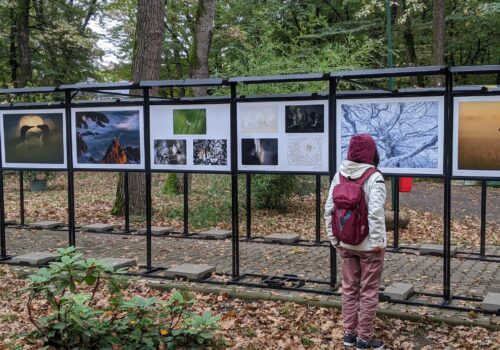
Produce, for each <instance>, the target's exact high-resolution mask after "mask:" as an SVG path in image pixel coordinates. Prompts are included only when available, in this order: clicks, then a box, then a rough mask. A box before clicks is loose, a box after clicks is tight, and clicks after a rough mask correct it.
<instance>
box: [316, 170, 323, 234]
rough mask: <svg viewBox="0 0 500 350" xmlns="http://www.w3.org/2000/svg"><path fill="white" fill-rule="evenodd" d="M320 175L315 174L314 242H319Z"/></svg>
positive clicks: (320, 221)
mask: <svg viewBox="0 0 500 350" xmlns="http://www.w3.org/2000/svg"><path fill="white" fill-rule="evenodd" d="M321 223H322V220H321V175H316V240H315V241H316V243H317V244H319V243H321Z"/></svg>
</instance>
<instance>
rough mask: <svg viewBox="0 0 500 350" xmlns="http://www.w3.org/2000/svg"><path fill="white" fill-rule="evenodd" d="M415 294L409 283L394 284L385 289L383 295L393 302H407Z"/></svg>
mask: <svg viewBox="0 0 500 350" xmlns="http://www.w3.org/2000/svg"><path fill="white" fill-rule="evenodd" d="M413 292H414V287H413V285H412V284H409V283H397V282H395V283H393V284H391V285H390V286H387V287H385V289H384V291H383V292H382V295H383V296H384V297H387V298H389V299H391V300H406V299H408V298H409V297H410V296H411V295H412V294H413Z"/></svg>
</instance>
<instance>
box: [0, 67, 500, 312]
mask: <svg viewBox="0 0 500 350" xmlns="http://www.w3.org/2000/svg"><path fill="white" fill-rule="evenodd" d="M458 74H462V75H464V74H500V65H495V66H479V67H454V68H448V67H442V66H429V67H407V68H390V69H373V70H360V71H351V72H333V73H315V74H294V75H284V76H266V77H240V78H231V79H200V80H193V79H187V80H162V81H142V82H140V83H137V84H134V83H112V84H72V85H61V86H59V87H40V88H21V89H0V95H20V94H54V93H60V94H64V101H60V102H56V103H48V104H47V103H46V104H43V103H15V104H12V103H11V104H4V105H0V110H16V109H34V110H35V109H37V110H38V109H57V108H59V109H60V108H61V107H63V108H65V111H66V130H67V133H66V137H67V140H66V141H67V142H66V143H67V148H68V149H67V169H65V170H60V169H57V170H55V171H65V172H66V173H67V181H68V191H67V192H68V224H67V231H68V244H69V245H70V246H75V245H76V230H77V227H76V226H75V194H74V173H75V172H78V171H85V172H88V171H112V172H123V173H124V183H125V198H124V202H125V230H124V232H122V233H120V234H131V232H130V219H129V208H128V207H129V205H128V204H129V194H128V174H129V173H130V172H141V173H145V175H146V193H145V196H146V233H145V236H146V252H145V253H146V266H145V267H144V269H143V270H142V271H140V272H137V273H133V274H138V275H146V276H149V277H152V278H166V277H164V276H158V275H154V274H152V273H153V272H156V271H159V270H163V269H165V267H161V266H153V259H152V249H153V246H152V232H151V226H152V213H153V208H152V200H151V199H152V188H151V187H152V174H153V173H182V174H183V176H184V180H185V181H184V188H183V206H184V224H183V225H184V226H183V232H182V233H181V235H176V236H175V237H177V238H179V237H181V238H186V239H201V238H200V237H198V236H197V235H196V234H192V233H189V186H188V181H186V180H187V177H188V174H190V173H192V174H196V173H201V174H225V175H230V176H231V190H232V191H231V193H232V194H231V208H232V209H231V226H232V230H231V232H232V235H231V251H232V256H231V260H232V268H231V279H230V280H229V281H224V282H219V281H213V280H210V279H209V280H204V281H200V282H202V283H214V284H220V283H226V284H233V285H242V286H249V287H258V288H278V289H285V290H299V291H303V292H312V293H321V294H329V295H339V293H338V291H337V287H338V276H337V256H336V251H335V249H333V247H332V246H331V245H330V244H329V242H328V241H327V240H322V239H321V225H323V221H322V218H321V216H322V215H321V202H322V199H321V179H322V176H329V177H330V180H331V178H332V177H333V174H334V172H335V171H336V169H337V168H338V164H337V160H336V151H335V150H336V148H337V146H338V145H337V137H336V131H335V127H336V125H337V118H338V116H337V108H336V105H337V99H356V98H373V99H374V100H376V99H380V98H386V97H413V96H419V97H426V96H444V99H445V103H444V109H445V110H444V113H445V116H444V147H443V173H442V174H415V173H412V174H404V175H402V174H390V173H388V174H384V176H386V177H388V178H392V179H394V180H395V186H394V191H395V198H394V199H395V200H394V205H393V208H392V210H393V212H394V231H393V242H392V246H390V247H388V249H387V250H388V251H390V252H392V253H403V252H408V251H412V250H415V249H417V248H415V247H411V246H402V245H400V243H399V211H400V207H399V178H400V177H402V176H405V177H406V176H411V177H423V178H438V179H442V181H443V224H444V229H443V242H444V244H443V281H442V282H443V283H442V286H443V289H442V293H425V292H417V293H416V294H417V295H422V296H428V297H437V298H440V299H441V300H442V301H441V302H439V303H427V302H420V301H397V302H400V303H404V304H409V305H425V306H431V307H441V308H448V309H454V310H463V311H470V310H475V309H473V308H468V307H461V306H454V305H451V304H450V303H451V302H452V300H464V301H472V302H480V301H481V299H479V298H471V297H466V296H459V295H453V294H452V291H451V268H450V266H451V259H452V257H451V225H450V224H451V181H452V180H463V179H476V180H480V181H481V224H480V251H479V253H475V252H472V253H470V252H458V253H459V254H461V255H464V256H463V257H461V258H466V259H476V260H482V261H489V262H500V256H498V255H488V254H486V248H485V247H486V238H485V237H486V210H487V203H486V196H487V181H489V180H498V179H497V178H484V177H470V176H467V177H463V176H460V177H457V176H453V175H452V147H453V98H454V97H458V96H478V95H481V96H482V95H486V96H497V95H500V88H492V89H489V88H485V87H457V88H454V87H453V78H454V76H455V75H458ZM412 76H442V77H444V80H445V86H444V87H441V88H440V87H438V88H422V89H418V88H402V89H399V90H390V89H387V88H385V87H382V86H378V85H376V84H374V83H373V82H372V81H371V80H373V79H394V78H398V77H399V78H408V77H412ZM318 81H322V82H325V83H327V86H328V92H327V93H326V94H319V93H312V94H282V95H259V96H242V95H240V96H238V91H237V90H238V86H240V85H246V84H276V83H307V82H318ZM341 83H348V84H350V85H354V86H358V87H362V88H364V89H365V90H358V91H339V84H341ZM196 86H198V87H200V86H203V87H225V88H229V90H230V96H229V97H227V96H221V97H219V96H211V97H203V98H197V97H185V98H176V99H172V98H162V97H157V96H150V89H151V88H154V87H158V88H161V87H169V88H175V87H183V88H190V87H196ZM123 89H127V90H131V89H140V90H142V92H143V94H142V96H141V95H131V94H123V93H120V92H114V91H115V90H123ZM81 92H90V93H102V94H107V95H110V96H117V98H116V100H114V101H106V102H102V101H101V102H99V101H85V102H84V101H78V102H75V101H73V99H74V98H75V96H76V95H77V94H78V93H81ZM120 96H126V97H128V98H130V97H132V98H134V99H130V100H122V99H120ZM135 98H136V99H135ZM317 100H322V101H325V100H328V121H329V124H328V125H329V127H328V130H325V133H328V140H329V141H328V143H329V144H328V149H329V166H328V169H329V170H328V172H313V171H308V172H304V173H302V172H287V171H277V172H265V171H263V172H258V171H249V170H245V171H239V170H238V153H237V152H238V150H239V147H238V146H239V145H238V142H237V136H238V135H237V104H238V103H239V102H263V101H265V102H278V101H317ZM221 103H228V104H229V107H230V130H231V134H230V140H229V142H230V144H231V148H230V149H231V151H230V155H228V159H230V162H231V170H230V171H209V170H201V171H196V170H184V169H182V170H171V169H168V170H163V169H154V170H152V169H151V152H150V125H149V123H150V106H152V105H184V104H190V105H193V104H221ZM117 106H142V108H143V116H144V125H143V129H144V145H143V147H144V155H145V169H137V170H135V169H134V170H132V169H131V170H117V169H100V168H92V169H74V168H73V160H72V156H73V154H72V146H73V143H72V141H73V140H72V137H73V135H72V133H71V123H72V120H71V110H72V108H76V107H117ZM325 118H326V115H325ZM0 157H1V155H0ZM0 164H1V159H0ZM4 170H14V171H19V180H20V181H19V183H20V203H19V205H20V211H21V213H20V219H21V220H20V221H21V222H20V223H21V226H20V227H22V228H25V226H24V224H25V210H24V187H23V183H24V181H23V171H26V170H34V171H36V170H46V169H36V168H33V169H31V168H29V169H28V168H22V169H13V168H11V167H9V168H8V169H3V168H0V260H1V261H3V262H4V263H9V259H10V256H9V255H8V252H7V242H6V234H5V227H6V225H5V216H4V211H5V205H4V204H5V203H4V186H3V185H4V184H3V171H4ZM261 173H268V174H282V175H283V174H288V175H308V176H314V177H315V185H316V187H315V196H316V199H315V204H316V209H315V220H316V227H315V237H314V240H301V241H299V242H297V243H272V242H264V241H262V240H261V239H260V238H261V237H256V236H253V235H252V229H251V224H252V211H251V193H252V185H251V181H252V175H255V174H261ZM239 175H244V176H245V177H246V181H245V182H246V188H245V192H246V224H247V225H246V233H245V236H244V237H240V233H239V229H240V228H239V204H238V195H239V193H238V176H239ZM167 237H168V236H167ZM240 241H242V242H254V243H261V244H284V245H293V246H317V247H325V248H327V249H329V256H330V259H329V260H330V261H329V267H330V276H329V277H330V278H329V280H328V281H323V280H305V279H301V278H298V277H297V276H295V275H284V276H267V275H259V274H241V273H240V260H239V258H240V254H239V244H240ZM248 279H251V280H252V279H253V280H257V282H255V281H253V282H248V281H247V280H248ZM311 284H312V285H314V287H312V288H310V287H309V285H311ZM318 286H320V287H321V286H324V288H318Z"/></svg>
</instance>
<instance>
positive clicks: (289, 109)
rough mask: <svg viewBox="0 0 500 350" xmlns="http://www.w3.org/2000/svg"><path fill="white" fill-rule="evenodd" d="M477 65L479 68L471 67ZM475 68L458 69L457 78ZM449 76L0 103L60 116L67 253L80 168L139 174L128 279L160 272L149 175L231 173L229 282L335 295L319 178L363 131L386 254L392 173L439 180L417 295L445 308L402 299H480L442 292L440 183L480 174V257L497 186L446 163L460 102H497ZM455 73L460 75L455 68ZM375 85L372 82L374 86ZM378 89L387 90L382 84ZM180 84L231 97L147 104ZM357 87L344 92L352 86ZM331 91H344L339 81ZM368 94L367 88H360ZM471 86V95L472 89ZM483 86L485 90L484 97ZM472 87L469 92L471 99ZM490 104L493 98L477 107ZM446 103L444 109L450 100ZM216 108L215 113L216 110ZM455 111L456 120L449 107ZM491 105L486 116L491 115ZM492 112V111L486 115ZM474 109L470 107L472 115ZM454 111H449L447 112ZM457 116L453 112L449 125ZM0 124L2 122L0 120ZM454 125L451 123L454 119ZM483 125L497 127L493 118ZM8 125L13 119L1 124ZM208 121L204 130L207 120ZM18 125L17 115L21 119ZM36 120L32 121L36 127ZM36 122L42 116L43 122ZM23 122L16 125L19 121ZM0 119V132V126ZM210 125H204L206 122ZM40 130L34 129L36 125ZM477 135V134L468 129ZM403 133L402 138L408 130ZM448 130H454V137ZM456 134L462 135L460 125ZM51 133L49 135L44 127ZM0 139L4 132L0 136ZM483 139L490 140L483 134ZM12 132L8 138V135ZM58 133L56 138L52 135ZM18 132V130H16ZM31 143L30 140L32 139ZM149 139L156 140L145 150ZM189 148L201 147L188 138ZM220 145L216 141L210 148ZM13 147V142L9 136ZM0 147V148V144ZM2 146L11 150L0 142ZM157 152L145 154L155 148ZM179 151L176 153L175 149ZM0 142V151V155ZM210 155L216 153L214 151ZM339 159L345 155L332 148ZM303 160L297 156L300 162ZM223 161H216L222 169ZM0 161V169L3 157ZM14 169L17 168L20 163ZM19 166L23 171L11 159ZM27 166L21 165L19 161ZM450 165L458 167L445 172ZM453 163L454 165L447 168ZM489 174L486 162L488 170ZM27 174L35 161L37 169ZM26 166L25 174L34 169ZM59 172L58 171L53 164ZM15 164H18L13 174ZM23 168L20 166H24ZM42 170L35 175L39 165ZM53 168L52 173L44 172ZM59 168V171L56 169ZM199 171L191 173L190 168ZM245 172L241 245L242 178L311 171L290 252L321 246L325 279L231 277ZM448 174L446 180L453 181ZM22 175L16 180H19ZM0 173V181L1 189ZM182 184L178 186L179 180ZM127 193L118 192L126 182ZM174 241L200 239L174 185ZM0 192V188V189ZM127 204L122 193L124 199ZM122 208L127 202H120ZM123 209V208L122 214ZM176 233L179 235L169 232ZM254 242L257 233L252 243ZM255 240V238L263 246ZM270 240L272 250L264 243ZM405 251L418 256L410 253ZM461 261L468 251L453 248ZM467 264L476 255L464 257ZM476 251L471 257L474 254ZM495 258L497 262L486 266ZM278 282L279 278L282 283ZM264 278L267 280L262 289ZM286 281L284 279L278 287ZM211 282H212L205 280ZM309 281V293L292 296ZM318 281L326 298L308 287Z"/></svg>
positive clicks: (447, 208) (36, 135) (253, 80)
mask: <svg viewBox="0 0 500 350" xmlns="http://www.w3.org/2000/svg"><path fill="white" fill-rule="evenodd" d="M480 68H481V67H479V68H478V69H480ZM487 71H488V73H491V72H494V73H495V74H496V73H498V72H500V67H498V66H496V67H493V68H488V70H487ZM474 72H476V70H475V69H473V70H472V71H470V72H469V71H468V72H465V73H467V74H469V73H474ZM453 73H454V71H453V69H451V70H450V69H449V68H446V67H408V68H394V69H378V70H366V71H353V72H334V73H327V74H323V73H320V74H305V75H301V74H298V75H289V76H275V77H244V78H231V79H216V80H185V81H184V80H183V81H158V82H142V83H139V84H131V83H127V84H76V85H66V86H60V87H58V88H50V89H48V88H42V89H41V90H40V89H32V88H29V89H10V90H9V89H7V90H0V94H12V95H16V94H29V93H51V92H64V96H65V99H64V103H58V104H56V105H55V104H54V103H48V104H46V105H45V106H37V107H36V108H34V107H33V106H26V107H25V108H22V107H19V106H17V107H16V106H11V107H9V105H8V104H5V105H2V106H0V110H6V112H5V113H6V114H9V113H10V114H14V115H15V114H16V113H17V114H22V113H24V112H27V111H29V113H32V112H33V111H36V113H42V112H43V113H45V109H47V110H49V111H52V110H54V111H55V110H56V108H65V110H64V111H63V112H64V114H63V115H62V118H63V119H64V117H65V118H66V126H64V127H67V128H68V132H67V133H66V140H67V141H66V145H65V146H66V148H67V152H66V153H67V154H66V156H65V157H67V163H66V164H65V167H66V168H65V170H66V169H67V171H68V209H69V211H68V233H69V245H75V244H76V243H75V234H74V233H75V213H74V206H75V203H74V188H73V174H74V172H77V171H80V170H98V171H105V170H108V171H121V172H125V177H124V179H125V180H124V181H126V179H127V172H129V171H142V172H144V173H145V177H146V186H145V196H146V215H145V224H146V254H147V256H146V266H145V270H141V272H139V274H141V275H143V274H146V275H148V274H151V273H153V272H154V271H158V270H161V269H162V268H163V267H162V266H153V259H152V250H153V249H152V248H153V241H152V230H151V228H152V204H151V202H152V201H151V199H152V194H151V192H152V189H151V187H152V186H151V182H152V181H151V175H152V173H153V172H155V171H167V172H170V171H172V172H183V173H184V176H185V179H187V174H188V173H194V172H199V173H211V172H219V173H229V172H230V173H231V211H232V213H231V224H232V230H231V231H232V236H231V242H232V272H231V276H232V279H231V280H230V281H229V282H227V283H229V284H237V285H250V286H257V287H258V286H260V287H263V288H267V287H278V288H285V289H286V288H288V289H298V290H304V291H305V290H307V291H312V292H325V293H328V294H338V293H339V292H338V290H337V289H336V288H337V286H338V279H337V266H336V262H337V259H336V253H335V250H334V249H333V248H332V247H331V246H329V245H328V242H327V241H324V240H322V237H321V230H320V227H322V225H323V222H322V217H321V203H322V201H323V200H324V198H323V199H322V198H321V175H330V177H331V176H333V174H334V172H335V170H336V168H338V165H339V164H340V161H341V160H342V159H343V158H344V157H345V150H346V147H347V144H348V141H349V137H350V136H351V135H352V134H353V133H361V132H367V133H370V134H372V135H373V136H374V137H375V138H376V139H377V144H378V148H379V152H380V153H381V160H382V163H381V170H382V171H383V172H384V175H385V176H386V177H388V178H392V179H394V180H395V181H394V186H393V193H395V195H394V198H393V208H392V209H393V212H394V227H395V229H394V231H393V232H394V234H393V239H394V243H393V246H392V247H389V249H388V251H389V252H391V253H405V252H407V251H408V250H410V249H412V247H404V246H399V243H398V242H399V233H398V232H399V229H398V227H399V226H398V221H399V215H398V214H399V196H398V195H397V193H398V188H399V185H398V184H399V182H398V179H399V178H400V177H402V176H407V175H408V176H412V177H424V178H425V177H432V178H442V179H443V184H444V186H443V190H444V191H443V226H444V227H443V237H442V238H443V239H442V242H443V243H442V244H443V246H442V248H443V250H442V255H443V270H442V272H443V293H442V294H441V293H429V292H425V291H423V292H422V291H418V292H417V294H420V295H423V296H428V297H437V298H443V299H444V301H442V302H438V303H434V304H430V303H427V302H422V301H418V300H415V301H402V302H404V303H407V304H411V305H424V304H425V305H430V306H438V307H448V308H452V309H457V308H458V309H464V308H463V307H461V306H460V307H459V306H454V305H451V304H450V301H452V299H462V300H469V301H474V302H476V301H480V300H479V299H478V298H472V299H471V298H468V299H467V297H463V296H457V295H453V294H452V292H451V289H452V288H451V287H452V285H451V280H450V276H451V271H450V260H451V258H452V257H451V253H450V246H451V229H450V223H451V179H452V178H478V177H479V178H480V179H481V180H482V181H481V184H482V195H481V253H480V255H481V257H480V259H482V260H487V259H490V258H495V257H498V256H494V255H486V254H485V249H484V244H485V240H484V227H485V222H486V221H485V212H486V190H485V189H486V181H485V179H488V180H491V179H497V178H498V174H497V173H493V172H491V171H496V170H498V169H482V168H481V169H463V168H465V167H467V168H470V167H471V166H469V165H467V166H462V165H460V159H457V157H456V158H454V155H455V153H454V152H458V153H461V151H460V149H461V146H460V137H462V138H464V139H467V138H471V137H472V136H473V135H471V134H463V133H462V134H463V135H462V134H460V132H461V131H460V125H462V126H464V124H466V122H467V120H466V119H467V117H466V115H465V114H464V113H462V114H463V116H462V115H460V112H457V111H460V110H461V108H460V103H468V102H486V101H487V102H488V103H489V102H492V101H493V102H495V101H498V100H495V99H494V98H492V97H491V96H493V95H495V94H497V95H498V89H496V90H495V92H493V90H494V89H491V88H487V89H484V88H482V87H481V88H479V89H477V88H473V89H471V88H469V89H462V90H460V93H458V94H457V93H456V89H455V88H453ZM455 73H463V72H458V71H455ZM433 75H434V76H441V77H442V78H445V79H446V81H445V82H446V83H445V86H444V87H435V88H432V87H431V88H408V89H406V88H400V89H397V88H396V89H393V87H394V85H395V84H394V81H393V79H395V78H396V77H398V78H402V79H403V80H402V85H403V86H407V84H408V77H410V76H433ZM377 79H378V80H377ZM310 81H316V82H318V81H323V82H324V83H325V85H326V83H327V84H328V92H327V93H326V94H318V93H313V94H305V95H296V96H295V95H293V94H292V95H286V94H280V95H259V96H244V95H238V91H237V90H238V89H239V84H241V85H243V84H268V83H270V84H272V83H295V82H298V83H305V82H310ZM387 82H389V88H386V87H385V86H386V84H387ZM340 83H342V84H346V85H347V90H346V91H341V89H340V87H339V84H340ZM190 86H218V87H220V86H228V87H229V88H230V91H231V95H230V98H228V96H221V97H217V96H209V97H201V98H195V97H193V98H180V99H171V98H164V97H159V96H150V93H151V91H153V90H150V89H151V88H152V87H168V88H170V87H185V88H188V87H190ZM355 86H357V87H361V88H360V89H359V90H353V87H355ZM341 87H343V86H342V85H341ZM119 89H120V90H122V89H126V90H129V91H132V90H131V89H142V96H139V94H136V92H134V95H130V96H129V97H134V98H136V97H137V98H138V99H128V98H127V99H121V98H118V99H108V100H107V101H100V100H92V101H88V104H87V101H85V102H83V101H72V100H73V99H74V98H75V96H77V95H78V94H79V93H81V92H84V91H86V92H89V93H96V94H107V93H109V94H113V95H123V94H124V93H123V92H110V91H109V90H119ZM366 89H368V90H366ZM476 90H477V91H476ZM483 90H484V91H483ZM478 91H479V92H478ZM483 96H484V97H486V96H488V97H490V98H492V100H488V99H486V98H485V99H482V97H483ZM453 98H455V99H456V100H455V102H454V101H453ZM219 107H220V109H218V108H219ZM454 107H455V118H453V117H454V111H453V109H454ZM490 109H492V108H490ZM493 109H494V108H493ZM476 110H477V108H476ZM457 113H458V114H457ZM457 115H459V116H458V117H457ZM2 118H3V116H2ZM15 118H18V119H17V120H18V122H17V124H16V122H13V124H15V125H17V127H21V128H22V127H23V126H27V127H28V128H26V127H25V128H24V130H28V129H29V130H31V129H33V130H32V131H30V133H29V134H28V132H26V134H25V135H23V137H24V142H26V141H27V142H28V143H29V142H33V143H36V142H35V141H36V140H38V141H37V142H38V144H39V145H42V144H45V143H42V142H40V140H44V138H45V137H46V136H47V127H46V126H44V125H47V126H50V125H48V123H42V124H38V121H39V120H38V119H36V120H33V121H32V122H33V123H31V121H30V123H31V124H36V125H34V126H33V125H31V124H30V123H27V124H26V125H24V124H23V125H20V122H21V120H22V118H23V117H22V116H19V115H17V116H16V117H15ZM41 119H43V118H41ZM454 119H455V120H454ZM494 119H498V117H495V118H494ZM12 120H14V119H12ZM214 120H215V122H213V121H214ZM25 121H27V119H25ZM35 121H36V123H35ZM42 122H43V120H42ZM23 123H24V122H23ZM3 124H4V120H3V119H2V121H1V123H0V127H1V128H3V127H4V125H3ZM480 124H488V118H486V117H483V119H482V121H480ZM214 125H215V126H214ZM40 126H41V127H40ZM476 127H477V126H476ZM481 127H483V129H481V130H485V129H486V128H488V133H486V132H481V134H483V135H486V136H487V139H488V141H487V142H488V143H489V144H490V145H494V143H495V140H496V139H495V138H494V133H493V131H492V130H494V123H493V124H492V125H491V127H487V126H485V125H482V126H481ZM410 128H411V129H412V131H409V130H408V129H410ZM454 128H455V129H454ZM466 129H467V132H469V133H471V132H472V130H471V128H469V127H466ZM496 129H498V127H496ZM50 130H52V129H50V128H49V131H50ZM1 131H2V135H0V136H2V138H3V136H4V135H3V133H4V132H5V131H4V130H3V129H2V130H1ZM490 131H491V133H490ZM13 134H14V135H17V133H16V132H15V131H14V133H13ZM62 134H63V135H64V131H63V132H62ZM19 136H21V132H20V130H19ZM40 136H41V139H40ZM155 140H156V141H159V142H155ZM196 140H198V141H200V142H196V144H195V141H196ZM214 140H216V141H222V140H227V143H226V145H225V147H226V148H225V151H224V142H212V141H214ZM18 141H19V139H18ZM1 142H3V141H1V140H0V143H1ZM9 146H10V147H12V145H9ZM155 146H156V147H155ZM183 147H184V151H183V149H182V148H183ZM3 148H5V145H4V144H3V143H2V152H3V153H2V154H3V155H5V154H4V150H3ZM213 149H215V151H213ZM342 151H344V152H342ZM306 155H307V156H306ZM224 158H226V160H225V163H226V164H222V163H224ZM8 160H9V159H6V160H5V161H8ZM23 161H24V160H23ZM14 164H15V165H14V166H13V167H12V168H8V167H7V165H9V163H8V162H7V163H5V162H2V166H3V168H5V169H16V168H17V167H18V165H17V163H14ZM20 164H22V163H20ZM26 164H30V163H26ZM456 164H459V165H456ZM454 166H456V167H457V168H454ZM493 166H494V167H496V165H493ZM37 168H38V165H37ZM37 168H31V169H34V170H37ZM61 168H62V169H64V167H61ZM22 169H23V168H21V167H19V169H18V170H22ZM24 169H26V168H24ZM41 169H43V168H41ZM54 169H57V168H54ZM62 169H61V170H62ZM198 169H199V170H198ZM455 170H468V171H470V170H475V171H480V172H481V173H462V174H458V175H457V173H456V171H455ZM242 173H243V174H245V175H246V179H247V180H246V192H247V208H246V211H247V213H246V214H247V215H246V219H247V237H246V238H245V239H246V240H248V241H249V242H250V241H253V239H254V237H251V235H250V233H251V232H250V227H251V219H250V218H251V210H250V208H251V197H252V196H251V194H252V189H251V178H252V175H253V174H259V173H279V174H310V175H313V176H315V178H316V235H315V240H314V241H312V240H310V241H309V240H307V241H298V242H294V243H282V242H280V244H293V245H308V246H323V247H326V248H329V253H330V258H329V264H330V278H329V280H328V281H317V280H304V279H302V278H299V277H293V276H292V277H293V278H292V277H290V275H286V274H285V275H284V276H268V275H252V274H246V273H242V274H240V269H239V267H240V251H239V241H240V239H242V238H241V237H240V235H239V215H238V214H239V213H238V211H239V208H238V207H239V206H240V204H239V201H238V196H239V194H238V192H239V191H241V190H240V189H239V187H238V178H239V176H238V174H242ZM452 175H453V177H452ZM21 178H22V172H21ZM1 180H2V177H1V176H0V181H1ZM187 183H188V182H187V181H186V182H185V184H187ZM125 187H126V188H127V186H126V185H125ZM184 187H185V188H184V195H185V197H184V219H185V223H184V235H182V237H185V238H199V237H197V234H195V233H189V232H188V231H189V230H188V229H189V226H188V225H187V223H188V217H189V211H188V190H189V188H188V186H187V185H185V186H184ZM0 188H1V189H3V186H1V184H0ZM126 196H127V194H126ZM125 202H127V200H125ZM3 204H4V203H3V191H2V190H0V206H1V207H2V210H3ZM126 212H127V211H126ZM0 224H1V226H2V227H1V231H0V240H1V258H2V259H8V256H7V253H6V243H5V225H4V224H3V218H2V219H1V220H0ZM177 237H179V236H177ZM256 238H257V241H259V237H256ZM263 243H265V242H263ZM269 244H275V243H269ZM413 249H418V248H414V247H413ZM458 253H460V254H462V255H461V256H460V258H462V256H463V255H466V254H469V255H471V254H474V253H467V252H458ZM469 255H467V256H466V257H464V258H466V259H479V258H477V257H470V256H469ZM476 255H479V254H476ZM488 261H498V260H488ZM247 277H250V279H251V278H252V277H253V278H260V277H262V280H261V281H260V282H258V281H257V282H252V281H250V282H245V279H246V278H247ZM284 277H285V280H286V281H285V282H283V281H284V279H283V278H284ZM290 278H291V280H294V278H295V280H294V281H293V282H294V283H295V282H297V284H296V286H283V285H281V282H283V283H288V282H290V281H291V280H290ZM264 281H268V282H269V284H266V282H264ZM287 281H288V282H287ZM207 282H208V283H210V282H212V283H218V282H217V281H207ZM304 283H305V284H310V285H311V286H312V288H305V289H304V288H302V287H301V286H303V285H304ZM317 283H320V284H323V285H324V286H325V287H326V288H327V289H328V288H330V289H328V290H323V291H321V290H319V289H316V287H314V285H316V284H317Z"/></svg>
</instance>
